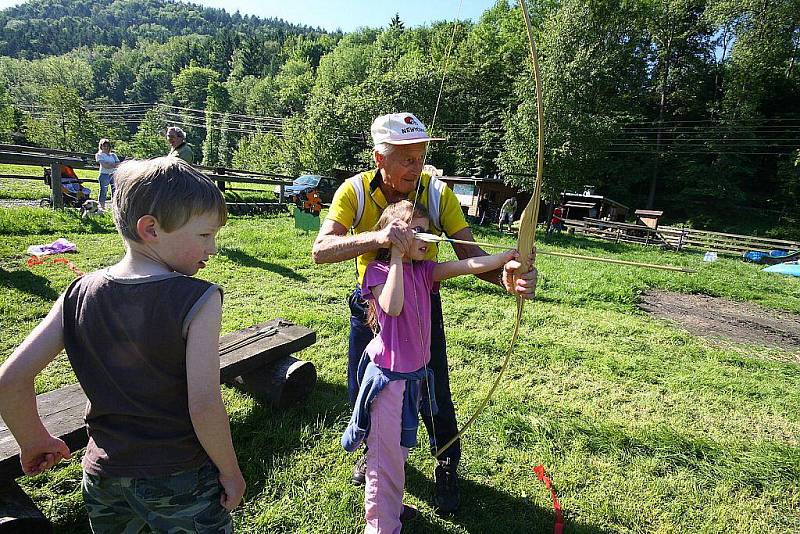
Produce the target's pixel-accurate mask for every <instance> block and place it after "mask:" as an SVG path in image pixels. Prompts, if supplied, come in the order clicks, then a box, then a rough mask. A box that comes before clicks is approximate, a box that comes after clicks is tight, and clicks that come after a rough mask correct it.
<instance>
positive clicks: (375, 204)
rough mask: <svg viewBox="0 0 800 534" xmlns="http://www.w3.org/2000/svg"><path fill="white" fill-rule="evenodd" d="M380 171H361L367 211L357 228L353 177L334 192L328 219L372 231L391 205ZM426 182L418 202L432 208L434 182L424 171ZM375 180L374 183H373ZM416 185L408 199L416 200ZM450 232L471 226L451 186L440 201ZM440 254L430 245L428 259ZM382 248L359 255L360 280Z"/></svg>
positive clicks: (445, 226) (444, 223)
mask: <svg viewBox="0 0 800 534" xmlns="http://www.w3.org/2000/svg"><path fill="white" fill-rule="evenodd" d="M376 173H377V171H367V172H363V173H361V174H360V176H361V183H362V184H363V186H364V212H363V214H362V215H361V220H360V221H359V223H358V224H357V225H356V227H355V228H353V222H355V218H356V214H357V212H358V196H357V194H356V191H355V188H354V186H353V184H352V183H350V180H346V181H345V182H344V183H343V184H342V185H341V186H339V189H337V190H336V194H335V195H333V201H332V202H331V207H330V209H329V210H328V216H327V218H328V219H331V220H332V221H336V222H338V223H339V224H341V225H342V226H344V227H345V228H350V229H351V230H352V232H353V233H354V234H360V233H361V232H369V231H371V230H372V229H373V228H374V227H375V225H376V224H377V223H378V219H379V218H380V216H381V213H383V210H384V209H385V208H386V206H387V205H388V202H387V201H386V197H384V196H383V191H381V188H380V187H378V186H379V185H380V182H379V180H380V177H377V178H376ZM421 180H422V185H421V187H420V198H419V201H418V203H419V204H422V205H423V206H425V207H426V208H428V199H429V195H428V186H429V185H430V183H431V177H430V175H428V174H426V173H423V174H422V176H421ZM373 182H374V183H373ZM416 194H417V191H416V189H415V190H414V191H412V192H410V193H409V194H408V200H410V201H412V202H413V201H414V198H415V197H416ZM438 224H439V225H440V226H441V228H442V230H443V231H444V233H445V234H446V235H449V236H452V235H453V234H455V233H456V232H458V231H459V230H463V229H464V228H467V227H468V226H469V225H468V224H467V221H466V219H465V218H464V212H462V211H461V204H460V203H459V201H458V198H457V197H456V194H455V193H454V192H453V190H452V189H450V188H449V187H445V188H443V190H442V194H441V199H440V201H439V223H438ZM430 232H431V233H434V234H437V235H441V234H442V232H441V231H438V230H437V229H436V225H434V224H431V227H430ZM438 254H439V249H438V247H437V246H436V244H435V243H431V244H430V245H429V246H428V251H427V253H426V254H425V259H426V260H436V257H437V256H438ZM377 255H378V251H377V250H375V251H370V252H366V253H364V254H362V255H360V256H359V257H358V258H357V259H356V267H357V269H358V283H359V284H360V283H361V281H362V280H363V279H364V272H365V271H366V269H367V265H369V262H371V261H372V260H374V259H375V257H376V256H377Z"/></svg>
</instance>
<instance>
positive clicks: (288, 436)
mask: <svg viewBox="0 0 800 534" xmlns="http://www.w3.org/2000/svg"><path fill="white" fill-rule="evenodd" d="M350 411H351V410H350V405H349V403H348V396H347V388H346V387H345V386H343V385H336V384H331V383H328V382H323V381H321V380H317V384H316V386H315V387H314V391H313V392H312V393H311V395H310V397H309V398H308V399H307V400H306V402H305V403H304V404H302V405H300V406H298V407H295V408H289V409H286V410H283V411H277V410H275V409H273V408H272V407H270V406H269V405H268V404H264V403H262V402H261V401H260V400H258V399H257V400H256V402H255V403H254V404H253V409H252V410H250V413H249V414H248V415H247V417H245V418H244V419H243V420H235V421H232V423H231V431H232V432H233V441H234V445H235V447H236V450H237V451H238V452H239V465H240V467H241V469H242V473H243V474H244V477H245V479H246V480H247V485H248V490H247V491H248V493H249V494H251V495H258V494H260V493H261V492H262V491H263V490H264V487H265V484H266V483H268V482H269V481H271V480H274V478H275V477H274V475H273V471H275V470H279V469H282V468H283V467H282V464H281V462H284V461H286V460H287V458H289V457H291V456H292V455H293V454H294V453H296V452H298V451H302V450H307V449H311V448H313V447H314V446H316V445H317V444H318V443H319V435H318V433H317V432H316V430H315V429H314V427H315V426H316V425H318V424H321V422H323V421H338V420H344V419H345V418H347V417H349V414H350ZM342 429H344V427H342ZM246 451H250V452H251V453H252V452H257V451H260V452H267V454H264V455H257V456H255V455H254V456H251V457H249V458H248V457H246V456H244V454H246ZM243 453H244V454H243Z"/></svg>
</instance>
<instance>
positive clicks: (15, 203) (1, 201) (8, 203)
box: [0, 198, 39, 208]
mask: <svg viewBox="0 0 800 534" xmlns="http://www.w3.org/2000/svg"><path fill="white" fill-rule="evenodd" d="M20 206H29V207H33V208H35V207H38V206H39V201H38V200H19V199H14V198H0V208H18V207H20Z"/></svg>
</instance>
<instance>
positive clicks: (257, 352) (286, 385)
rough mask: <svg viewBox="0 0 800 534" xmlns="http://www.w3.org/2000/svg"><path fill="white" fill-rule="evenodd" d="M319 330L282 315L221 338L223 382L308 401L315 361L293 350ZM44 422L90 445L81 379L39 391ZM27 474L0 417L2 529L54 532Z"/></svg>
mask: <svg viewBox="0 0 800 534" xmlns="http://www.w3.org/2000/svg"><path fill="white" fill-rule="evenodd" d="M316 340H317V336H316V333H315V332H314V331H313V330H310V329H308V328H306V327H303V326H298V325H295V324H292V323H290V322H288V321H285V320H283V319H275V320H273V321H269V322H266V323H262V324H259V325H255V326H251V327H249V328H245V329H244V330H239V331H237V332H232V333H230V334H226V335H225V336H222V338H221V339H220V370H219V373H220V382H221V383H225V384H229V385H232V386H234V387H237V388H239V389H241V390H243V391H246V392H248V393H250V394H253V395H255V396H257V397H260V398H261V399H262V400H264V401H266V402H268V403H269V404H271V405H272V406H273V407H275V408H276V409H285V408H287V407H288V406H291V405H293V404H297V403H299V402H301V401H302V400H304V399H305V398H306V397H307V396H308V395H309V394H310V393H311V391H312V390H313V388H314V385H315V384H316V380H317V372H316V369H315V368H314V365H313V364H311V363H310V362H304V361H300V360H297V359H296V358H294V357H292V356H291V354H292V353H295V352H298V351H300V350H302V349H304V348H306V347H309V346H311V345H313V344H314V343H315V342H316ZM36 403H37V405H38V408H39V414H40V416H41V417H42V421H43V422H44V425H45V427H47V429H48V430H49V431H50V433H51V434H52V435H54V436H58V437H59V438H61V439H63V440H64V441H65V442H66V443H67V445H68V446H69V448H70V450H71V451H75V450H78V449H82V448H84V447H86V444H87V442H88V439H89V438H88V436H87V433H86V427H85V422H84V413H85V410H86V395H84V393H83V390H82V389H81V387H80V385H79V384H72V385H69V386H64V387H62V388H59V389H57V390H54V391H50V392H47V393H43V394H41V395H37V397H36ZM20 476H22V469H21V467H20V464H19V447H18V446H17V442H16V441H15V440H14V437H13V436H12V435H11V432H10V431H9V430H8V427H6V425H5V423H4V422H3V421H2V419H0V532H1V533H6V532H36V533H37V534H38V533H40V532H49V531H50V530H51V526H50V523H49V521H47V519H46V518H45V517H44V515H43V514H42V513H41V512H40V511H39V510H38V509H37V508H36V506H35V505H34V504H33V502H32V501H31V500H30V498H29V497H28V496H27V495H25V493H24V492H23V491H22V489H21V488H20V487H19V486H18V485H17V483H16V482H15V481H14V479H15V478H17V477H20Z"/></svg>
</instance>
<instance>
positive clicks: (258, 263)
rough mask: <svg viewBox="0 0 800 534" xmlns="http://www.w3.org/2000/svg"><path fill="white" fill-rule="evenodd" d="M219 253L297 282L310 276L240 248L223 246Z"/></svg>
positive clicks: (242, 264)
mask: <svg viewBox="0 0 800 534" xmlns="http://www.w3.org/2000/svg"><path fill="white" fill-rule="evenodd" d="M219 254H220V255H221V256H225V257H226V258H228V259H229V260H230V261H232V262H233V263H236V264H237V265H241V266H243V267H256V268H259V269H264V270H267V271H270V272H273V273H275V274H277V275H280V276H283V277H284V278H289V279H291V280H294V281H296V282H308V278H306V277H305V276H303V275H302V274H298V273H296V272H294V271H293V270H292V269H289V268H287V267H284V266H283V265H278V264H277V263H270V262H268V261H264V260H260V259H258V258H256V257H255V256H252V255H250V254H248V253H247V252H245V251H243V250H241V249H238V248H221V249H220V250H219Z"/></svg>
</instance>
